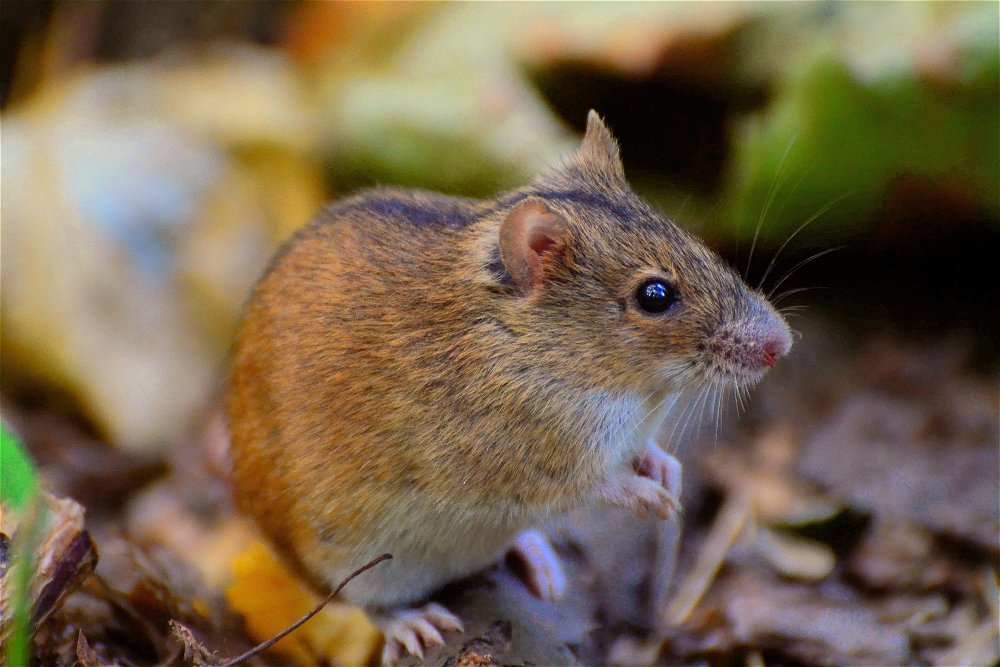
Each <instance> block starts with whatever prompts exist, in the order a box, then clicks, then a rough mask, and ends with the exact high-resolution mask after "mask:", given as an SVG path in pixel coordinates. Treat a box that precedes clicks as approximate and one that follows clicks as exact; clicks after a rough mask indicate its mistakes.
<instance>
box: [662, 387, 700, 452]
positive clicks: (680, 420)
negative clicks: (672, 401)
mask: <svg viewBox="0 0 1000 667" xmlns="http://www.w3.org/2000/svg"><path fill="white" fill-rule="evenodd" d="M694 404H695V399H692V400H689V401H688V402H687V404H686V405H685V406H684V409H683V410H681V414H680V415H678V416H677V420H676V421H675V422H674V426H673V428H672V429H670V437H669V438H668V439H667V451H668V452H670V453H672V454H676V453H677V451H679V448H680V443H681V441H682V440H683V437H684V429H683V428H681V432H680V437H681V440H679V441H677V442H676V443H675V441H674V436H675V435H676V434H677V429H678V428H679V427H681V426H682V425H684V424H686V423H687V416H688V414H689V413H690V412H691V410H692V407H693V406H694ZM675 445H676V446H675Z"/></svg>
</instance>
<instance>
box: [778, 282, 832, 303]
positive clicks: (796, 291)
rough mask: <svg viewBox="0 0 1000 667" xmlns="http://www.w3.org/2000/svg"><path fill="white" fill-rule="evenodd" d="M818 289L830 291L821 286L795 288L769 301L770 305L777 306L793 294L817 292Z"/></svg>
mask: <svg viewBox="0 0 1000 667" xmlns="http://www.w3.org/2000/svg"><path fill="white" fill-rule="evenodd" d="M818 289H830V288H829V287H822V286H814V287H796V288H794V289H789V290H785V291H784V292H782V293H781V294H779V295H778V296H776V297H774V298H772V299H770V301H771V305H772V306H774V305H777V304H779V303H781V302H782V301H784V300H785V299H787V298H788V297H790V296H792V295H793V294H799V293H801V292H811V291H813V290H818Z"/></svg>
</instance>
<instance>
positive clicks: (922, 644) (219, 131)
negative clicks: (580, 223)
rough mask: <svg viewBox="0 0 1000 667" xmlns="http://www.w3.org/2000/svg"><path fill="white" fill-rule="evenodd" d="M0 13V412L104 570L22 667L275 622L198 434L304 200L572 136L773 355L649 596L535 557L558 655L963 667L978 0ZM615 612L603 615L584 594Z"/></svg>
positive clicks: (637, 561) (979, 182)
mask: <svg viewBox="0 0 1000 667" xmlns="http://www.w3.org/2000/svg"><path fill="white" fill-rule="evenodd" d="M0 20H2V24H0V25H2V27H0V31H2V32H0V59H2V73H0V76H2V81H0V85H2V125H0V129H2V156H0V157H2V160H0V165H2V178H0V188H2V200H0V201H2V211H0V213H2V256H0V316H2V319H0V342H2V348H0V353H2V365H0V382H2V386H0V390H2V399H3V413H2V415H3V420H4V422H5V424H6V425H7V427H8V428H9V429H10V431H11V432H12V433H16V434H17V437H18V439H19V441H20V442H22V443H23V445H24V448H25V450H26V451H27V452H28V453H29V454H30V457H31V461H33V464H32V465H33V466H35V467H37V469H38V471H39V473H40V476H41V479H42V480H44V483H43V486H44V488H46V489H49V490H52V491H54V492H56V493H58V494H60V495H63V496H69V497H71V498H73V499H75V501H78V502H79V503H80V506H79V507H80V508H82V509H85V510H86V517H87V519H86V527H87V529H88V530H89V534H90V536H91V537H92V538H93V540H94V542H96V551H97V552H99V553H100V556H101V557H100V561H99V563H98V565H97V573H96V575H94V576H92V577H90V578H89V579H88V578H85V577H83V576H81V577H77V579H78V580H77V581H73V582H65V586H63V585H62V584H60V586H62V588H61V589H60V590H61V591H62V594H61V595H60V596H59V601H58V604H56V603H50V602H45V604H46V605H48V607H47V608H46V609H45V614H44V618H45V622H44V623H39V624H38V627H39V632H38V633H36V637H35V644H34V646H33V648H32V649H31V650H33V651H35V652H36V655H38V656H39V659H41V660H42V661H43V662H46V661H50V662H58V663H61V662H63V661H66V660H68V662H70V663H71V662H73V661H74V660H80V661H81V662H82V663H83V664H87V662H86V659H90V658H89V657H88V656H90V654H88V653H86V651H84V652H83V653H80V651H81V648H80V646H79V641H78V638H79V636H81V635H80V633H81V632H83V635H84V636H86V637H87V638H88V640H87V641H85V642H84V643H86V644H87V650H90V651H92V652H94V655H95V656H96V657H97V658H98V659H99V661H108V660H131V661H133V663H137V664H150V663H153V662H161V663H163V662H170V661H174V662H177V661H179V660H181V658H180V654H179V649H178V646H179V645H178V644H176V643H175V642H173V640H172V639H171V637H170V636H169V632H168V630H167V628H166V625H165V622H166V620H167V619H169V618H177V619H182V620H184V621H185V622H186V623H187V624H188V626H189V627H192V628H193V629H195V631H196V634H197V635H198V636H199V637H200V638H202V639H205V640H210V641H212V642H214V643H213V644H212V647H213V648H219V649H222V650H223V652H225V653H235V652H236V650H237V649H238V648H239V647H245V646H248V645H250V644H251V643H253V641H256V640H260V639H264V638H266V637H267V636H269V633H273V632H274V631H276V630H277V629H280V627H281V626H282V625H283V624H284V623H287V622H288V621H289V620H291V619H293V618H294V617H295V616H296V615H297V613H299V612H297V611H296V610H300V609H304V608H306V607H308V601H309V600H310V599H311V598H310V597H309V596H310V594H309V593H308V592H306V591H304V590H302V591H297V592H296V593H294V595H293V594H292V593H287V592H286V593H283V594H282V595H284V596H285V597H280V596H278V595H277V594H275V595H274V596H272V597H271V599H270V600H269V603H268V604H266V605H263V603H262V602H261V600H260V597H261V595H260V591H261V590H265V591H274V590H278V589H279V588H280V589H282V590H286V589H290V588H291V587H292V586H293V584H292V583H290V580H288V579H287V575H286V574H284V573H283V572H282V571H281V570H280V568H279V566H277V565H276V564H274V563H273V562H272V561H271V560H269V556H267V555H266V554H265V552H264V547H262V546H260V545H258V544H256V543H254V542H253V537H252V532H251V531H250V530H249V529H247V528H246V527H245V526H244V525H243V524H241V523H240V522H239V521H238V519H236V518H235V517H234V516H233V511H232V508H231V507H230V505H229V498H228V492H227V489H226V485H225V470H226V465H227V464H226V454H225V449H226V434H225V426H224V423H223V422H222V419H221V414H220V411H219V407H218V406H219V399H220V394H221V390H222V383H223V377H224V370H225V365H226V359H227V353H228V349H229V346H230V343H231V336H232V334H233V331H234V328H235V325H236V322H237V319H238V316H239V313H240V309H241V306H242V304H243V302H244V300H245V299H246V297H247V295H248V294H249V290H250V289H251V287H252V285H253V283H254V281H255V280H256V278H257V277H258V275H259V274H260V272H261V271H262V269H263V267H264V266H265V264H266V262H267V259H268V257H269V256H270V254H271V253H272V252H273V251H274V250H275V249H276V248H277V247H278V245H280V243H281V242H282V241H283V240H284V239H285V238H287V237H288V235H289V234H290V233H291V232H292V231H294V230H295V229H296V228H297V227H299V226H301V225H303V224H305V223H307V222H308V221H309V219H310V218H311V217H312V216H313V215H314V214H315V213H316V212H317V211H318V210H319V209H320V208H321V207H322V205H323V204H324V203H325V202H327V201H329V200H331V199H334V198H337V197H340V196H343V195H345V194H348V193H350V192H352V191H354V190H355V189H357V188H360V187H364V186H371V185H375V184H392V185H404V186H412V187H419V188H426V189H432V190H437V191H442V192H447V193H455V194H463V195H473V196H486V197H488V196H491V195H493V194H495V193H497V192H499V191H502V190H503V189H505V188H509V187H512V186H516V185H519V184H522V183H524V182H525V181H527V180H528V179H530V178H531V177H532V176H534V175H535V174H536V173H538V171H540V170H541V169H543V168H545V167H546V166H547V165H552V164H554V163H555V162H557V161H558V160H559V159H560V157H561V156H565V155H566V154H568V153H569V152H571V151H572V150H573V149H574V148H575V146H576V145H577V143H578V141H579V138H580V133H581V131H582V129H583V126H584V122H585V118H586V113H587V110H588V109H591V108H594V109H596V110H597V111H598V112H599V113H600V114H602V116H604V117H605V119H606V122H607V124H608V125H609V127H610V128H611V129H612V131H613V133H614V134H615V135H616V136H617V137H618V139H619V140H620V143H621V148H622V154H623V158H624V162H625V167H626V172H627V174H628V177H629V179H630V180H631V182H632V183H633V184H634V185H635V187H636V189H637V190H638V191H639V192H640V193H641V194H642V195H644V196H645V197H646V198H647V199H649V200H650V201H651V202H652V203H653V204H654V205H656V206H657V207H659V208H660V209H662V210H663V211H664V212H665V213H666V214H667V215H669V216H670V217H672V218H674V219H676V220H677V221H678V222H679V223H680V224H681V225H682V226H685V227H687V228H689V229H691V230H693V231H695V232H696V233H698V234H700V235H701V236H703V237H704V238H705V239H706V240H707V241H708V243H709V244H710V245H711V246H712V247H714V248H716V249H717V250H718V251H719V252H720V253H721V254H723V256H724V257H726V258H727V259H728V260H729V261H730V262H732V263H733V264H734V266H736V267H737V268H738V270H739V271H740V272H741V273H743V274H744V275H745V276H746V277H747V279H748V281H749V282H750V283H751V284H753V285H757V284H758V283H759V284H761V285H762V287H763V289H764V290H765V291H771V290H774V293H775V298H776V299H777V300H778V301H779V305H780V306H781V307H787V308H788V310H787V312H788V315H789V318H790V322H791V323H792V325H793V327H794V328H796V329H797V330H798V331H799V333H800V334H801V340H799V341H798V344H797V348H796V350H795V351H794V352H793V354H792V356H791V357H790V358H789V359H788V363H787V364H784V366H785V367H784V368H781V369H779V372H778V373H776V374H775V375H774V376H773V377H771V378H769V379H768V380H767V381H766V382H765V383H764V384H763V385H762V386H761V387H760V388H759V390H758V391H757V392H755V396H754V399H753V401H752V403H751V404H750V405H749V406H748V407H746V409H745V410H742V411H741V410H739V409H738V406H737V405H736V404H735V403H732V402H731V404H730V405H728V406H726V409H725V410H724V412H723V417H724V419H723V422H722V424H721V428H720V429H719V430H718V432H716V429H715V428H714V424H713V425H712V427H711V428H702V425H701V424H699V423H698V420H695V419H688V420H686V421H685V422H684V424H683V428H681V429H679V431H680V432H679V433H677V432H675V433H673V434H671V442H669V443H668V444H669V446H671V447H672V448H673V449H674V450H678V449H680V453H681V457H682V459H683V460H684V462H685V464H686V466H687V467H686V472H687V473H688V479H687V481H686V484H687V486H686V488H685V498H684V503H685V507H686V512H687V519H686V525H685V531H686V534H685V537H684V539H683V542H682V544H681V548H680V552H679V556H678V561H677V567H676V573H677V574H676V576H675V577H673V579H672V580H671V581H669V582H664V581H661V580H660V579H659V578H658V575H655V574H651V573H650V572H651V571H652V569H655V568H656V567H657V566H656V563H658V562H661V561H662V558H663V552H664V548H665V547H664V546H663V543H662V540H652V541H650V544H649V545H648V550H647V551H646V552H643V553H644V554H645V555H644V556H643V555H640V556H635V554H633V556H635V557H634V558H632V559H631V560H630V561H629V563H628V564H627V565H620V566H619V567H629V568H633V569H635V570H636V571H641V572H640V574H634V573H633V574H623V573H622V572H616V571H615V570H614V568H613V567H611V566H609V565H608V563H613V562H616V559H615V558H613V557H612V556H608V557H607V558H602V557H598V556H594V555H593V554H605V555H608V554H610V553H611V552H610V551H609V549H611V546H609V545H608V544H607V543H604V542H601V541H600V540H599V539H596V538H595V537H594V536H593V535H592V534H589V533H588V532H587V531H582V532H580V531H576V532H574V530H575V529H574V528H573V526H572V525H569V526H563V527H560V528H559V529H558V530H559V531H561V532H559V535H560V536H561V538H560V539H561V540H562V544H564V545H565V544H571V543H575V544H576V545H577V547H580V545H583V547H582V548H577V549H576V550H575V551H573V550H572V549H569V548H568V547H565V548H564V550H566V552H567V553H570V552H572V553H573V554H576V556H575V557H576V558H577V560H578V562H577V563H576V566H577V567H578V568H579V572H583V573H584V574H586V573H590V575H592V576H590V578H587V577H586V576H583V580H586V581H590V582H591V586H592V587H594V595H593V596H592V598H593V599H590V600H587V601H585V602H580V603H579V604H577V608H576V609H575V611H574V612H573V613H575V614H577V615H578V616H579V619H578V620H579V621H580V627H581V628H583V629H581V630H580V631H579V632H580V636H579V637H577V638H576V639H575V640H574V641H572V642H564V643H567V645H572V646H573V647H574V648H573V655H574V656H575V658H577V659H580V660H582V661H584V662H588V663H609V662H617V663H623V664H625V663H629V664H636V663H647V664H653V663H660V664H668V663H669V664H769V663H771V662H780V663H782V664H834V663H841V664H843V663H857V662H879V663H883V664H903V663H911V664H912V663H918V664H989V663H991V662H993V661H995V660H997V658H998V653H997V651H998V649H997V637H996V627H997V622H998V621H997V606H998V602H997V585H996V568H997V565H998V561H1000V559H998V556H1000V520H998V511H1000V510H998V507H1000V460H998V445H1000V427H998V409H1000V404H998V398H1000V394H998V390H1000V377H998V363H997V362H998V352H1000V348H998V345H997V341H998V334H1000V318H998V317H997V300H996V295H997V285H998V284H1000V282H998V269H997V266H998V264H1000V263H998V261H997V260H998V258H1000V252H998V251H1000V243H998V241H1000V36H998V30H1000V28H998V26H1000V5H998V4H997V3H995V2H969V3H965V2H954V3H864V2H858V3H830V2H817V3H795V4H791V3H777V4H771V3H764V2H760V3H724V2H718V3H715V2H713V3H685V2H678V3H666V4H658V3H638V4H631V3H581V4H577V3H553V4H548V3H527V4H521V3H509V4H478V3H476V4H465V3H452V4H429V3H416V4H410V3H391V4H382V3H318V2H317V3H313V2H272V1H270V0H260V1H257V2H240V3H233V2H205V1H199V2H191V3H174V2H158V1H150V2H142V3H131V2H107V1H96V2H87V3H82V2H5V3H4V5H3V8H2V18H0ZM690 412H691V414H692V415H694V414H695V413H696V412H697V406H693V407H692V409H691V411H690ZM5 451H8V450H5ZM9 460H10V459H9V458H8V459H6V460H5V463H4V465H5V466H7V465H8V463H7V461H9ZM52 502H54V501H52ZM8 509H9V508H8ZM51 514H53V515H55V516H59V512H58V511H56V512H53V513H51ZM71 514H72V515H73V516H72V519H66V520H65V521H66V522H68V523H66V526H70V527H69V528H67V530H69V531H70V532H71V533H73V534H74V535H78V534H80V531H81V530H82V529H83V526H84V524H83V523H82V521H83V519H82V518H81V517H82V515H80V514H79V512H77V513H76V514H73V513H72V512H71ZM18 520H19V519H18V513H17V512H11V511H5V513H4V517H3V521H2V524H3V526H2V528H3V533H4V534H5V535H14V534H15V533H16V531H17V525H18ZM727 522H728V523H727ZM590 523H591V524H593V523H594V522H593V521H590ZM66 526H63V528H66ZM642 526H645V524H642ZM645 527H646V528H647V529H648V526H645ZM608 530H611V529H610V528H608ZM727 530H729V531H730V533H726V531H727ZM74 531H75V532H74ZM591 532H592V531H591ZM648 532H649V531H648V530H646V533H648ZM646 533H643V534H646ZM636 534H638V533H636ZM727 535H728V537H726V536H727ZM5 539H6V538H5ZM574 541H575V542H574ZM50 542H51V543H50V544H49V547H51V549H52V550H53V554H52V556H51V558H52V562H53V563H55V564H60V563H65V562H66V561H65V558H67V556H66V555H65V553H63V552H62V551H60V549H63V550H65V548H66V544H67V543H66V540H65V539H63V538H60V539H59V540H50ZM70 542H72V540H70ZM5 554H6V547H4V550H3V553H0V556H2V557H0V561H3V560H4V559H5V558H6V555H5ZM580 554H582V555H580ZM588 554H590V557H588ZM612 555H613V554H612ZM71 560H72V559H71ZM78 561H79V562H77V561H72V565H73V567H77V568H78V569H79V570H80V571H81V572H84V571H85V570H87V568H89V567H92V565H93V564H92V563H90V564H88V562H85V561H84V560H81V559H78ZM137 563H141V566H137V565H136V564H137ZM599 563H604V565H599ZM643 564H645V565H643ZM66 567H70V566H68V565H67V566H66ZM643 567H646V570H649V572H647V571H646V570H643ZM52 568H53V571H50V572H39V574H38V576H37V577H36V579H37V581H36V582H35V583H34V584H33V585H34V586H35V587H36V589H37V590H39V591H40V590H42V589H43V588H44V587H45V585H46V583H50V582H51V580H52V576H54V575H53V572H54V570H57V569H58V567H56V566H55V565H53V566H52ZM609 568H610V569H609ZM42 569H43V570H44V568H42ZM5 570H6V568H3V569H2V570H0V572H3V571H5ZM640 575H641V576H640ZM581 576H582V575H581ZM46 577H48V578H47V579H46ZM283 577H284V578H283ZM595 577H596V578H595ZM602 577H603V578H602ZM629 577H631V578H629ZM623 579H627V580H628V581H632V580H633V579H634V580H635V586H634V587H633V588H630V589H628V591H626V592H625V593H622V595H623V596H624V597H622V598H621V599H618V598H615V599H609V598H608V597H607V596H606V595H605V594H604V593H601V592H600V590H599V589H600V586H599V585H598V584H596V583H594V582H595V581H596V582H604V584H603V585H604V586H605V588H610V587H614V582H618V581H622V580H623ZM60 581H61V580H60ZM95 581H99V582H100V585H97V584H95V583H94V582H95ZM63 589H64V590H63ZM665 590H669V591H671V594H670V595H668V596H666V597H667V598H669V599H668V600H665V599H661V598H663V597H664V591H665ZM268 595H271V593H268ZM296 596H298V597H296ZM671 600H672V601H674V604H673V606H671V604H670V601H671ZM677 600H680V602H677ZM36 604H41V603H38V602H37V601H36ZM262 605H263V606H262ZM277 607H281V608H282V609H284V610H285V613H284V614H282V613H279V611H277V610H276V608H277ZM286 608H287V609H286ZM36 609H37V608H36ZM567 613H568V612H567ZM37 618H39V616H38V612H37V611H36V619H37ZM150 618H152V619H156V620H155V621H150V620H149V619H150ZM588 619H589V620H588ZM594 619H602V620H600V621H599V622H598V621H595V620H594ZM7 620H8V622H9V616H8V617H7ZM160 621H162V622H160ZM324 623H325V625H324ZM574 627H576V626H574ZM308 628H312V630H309V632H308V633H306V632H305V631H303V632H304V633H305V634H304V635H303V638H301V639H299V640H297V643H295V644H294V645H293V644H290V643H288V642H287V641H286V643H284V644H282V645H281V646H283V652H282V653H280V654H274V653H272V654H271V660H278V659H281V660H287V661H292V662H296V663H298V664H312V663H316V662H324V661H325V662H329V663H331V664H355V663H358V662H364V661H365V660H368V659H369V658H370V656H371V655H372V654H373V651H375V650H376V649H377V641H378V639H377V635H376V634H375V633H374V632H373V630H372V629H371V627H370V626H369V625H367V622H366V621H365V620H364V618H363V616H361V615H360V614H358V613H355V612H353V611H352V610H348V609H346V608H332V609H330V610H328V613H327V614H326V617H325V620H324V621H323V623H319V622H318V621H317V622H311V623H310V625H308V626H307V629H308ZM126 637H128V639H125V638H126ZM553 641H555V640H553ZM81 655H82V656H84V657H81ZM85 658H86V659H85Z"/></svg>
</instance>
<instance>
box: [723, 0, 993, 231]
mask: <svg viewBox="0 0 1000 667" xmlns="http://www.w3.org/2000/svg"><path fill="white" fill-rule="evenodd" d="M902 4H903V5H906V6H905V7H897V8H896V9H895V10H894V11H891V12H885V11H883V12H879V13H877V14H871V13H870V12H868V11H867V10H844V15H843V16H841V17H840V21H839V23H837V24H836V25H835V26H833V27H832V28H831V29H830V30H829V33H830V35H831V36H836V39H832V38H831V39H829V40H816V41H815V42H814V44H815V46H814V47H813V48H812V49H811V51H810V52H808V53H805V54H803V57H802V59H801V60H800V62H799V63H798V64H796V65H794V66H793V67H792V72H791V73H790V74H789V75H788V77H787V78H786V79H785V80H784V81H783V82H781V83H780V84H779V88H778V89H777V91H776V94H775V96H774V98H773V100H772V102H771V104H770V105H769V106H768V107H767V108H766V109H765V110H764V111H763V112H762V113H760V114H759V115H756V116H753V117H751V118H750V119H749V120H747V121H746V122H745V123H743V124H742V125H741V127H739V129H738V131H737V133H736V136H735V139H734V147H733V159H732V165H731V166H732V169H731V171H730V181H729V188H728V197H729V205H730V210H731V215H730V216H729V218H730V220H731V222H732V225H733V227H732V229H733V233H734V234H736V235H737V236H742V237H744V238H745V237H749V236H751V235H753V234H754V230H755V227H756V224H757V222H758V220H759V219H760V218H761V217H764V218H765V219H764V221H763V225H762V227H761V238H762V239H763V240H771V241H772V242H774V241H780V240H783V239H784V238H786V237H787V236H788V234H789V233H791V232H792V231H793V230H794V229H795V228H796V227H797V226H798V225H800V224H801V223H802V222H804V221H806V220H807V219H809V218H810V217H811V216H813V215H815V214H817V213H818V212H819V211H821V210H823V209H824V208H825V207H826V206H827V205H828V204H830V203H831V202H834V201H836V200H838V198H841V199H840V200H839V201H837V202H836V203H835V204H833V205H832V206H830V208H829V210H828V211H827V212H826V213H824V214H823V215H822V217H821V219H820V220H819V221H817V223H816V224H813V225H812V226H811V227H810V229H809V230H807V232H806V234H810V235H811V236H813V237H814V238H815V237H818V236H822V237H825V240H830V239H832V238H845V237H850V236H852V235H854V234H856V233H860V232H865V231H867V228H868V226H870V225H871V222H872V219H873V215H874V214H875V213H877V212H879V211H881V210H883V207H884V205H885V203H886V200H887V199H890V198H891V197H892V195H893V191H894V189H895V188H898V187H900V186H902V185H906V184H910V185H914V184H915V186H916V187H917V188H920V187H927V188H937V189H941V190H944V191H946V192H947V193H949V195H950V196H951V197H953V198H955V199H957V200H959V201H961V202H962V204H963V205H964V206H965V207H967V208H969V209H974V210H982V211H984V212H986V213H988V214H989V215H990V216H991V217H994V218H996V216H997V214H998V213H1000V193H998V183H1000V157H998V153H997V148H996V147H997V145H998V139H1000V136H998V124H997V117H998V104H1000V41H998V38H997V33H996V25H997V21H998V6H997V5H996V4H994V3H983V4H982V5H980V6H976V5H971V6H964V7H962V8H960V9H957V10H954V11H953V12H952V13H951V14H942V12H941V11H940V10H936V9H935V8H934V7H930V6H928V5H918V6H916V7H914V6H912V5H911V3H902ZM872 24H875V25H881V26H883V27H886V28H887V27H888V26H892V27H894V28H895V30H894V31H889V30H886V31H885V32H882V33H878V34H877V35H876V34H875V32H874V28H873V25H872Z"/></svg>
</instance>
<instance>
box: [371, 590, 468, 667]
mask: <svg viewBox="0 0 1000 667" xmlns="http://www.w3.org/2000/svg"><path fill="white" fill-rule="evenodd" d="M376 622H377V623H378V625H379V627H380V628H381V629H382V633H383V634H384V635H385V648H384V649H382V664H383V665H397V664H399V662H400V661H401V660H402V659H403V658H404V657H405V656H406V655H407V654H410V655H415V656H416V657H418V658H420V659H423V657H424V649H425V648H430V647H432V646H439V645H441V644H444V637H442V636H441V633H442V632H451V631H459V632H461V631H462V621H461V620H460V619H459V618H458V616H455V615H454V614H453V613H451V612H450V611H448V610H447V609H445V608H444V607H442V606H441V605H439V604H437V603H436V602H431V603H430V604H427V605H424V606H423V607H421V608H419V609H398V610H394V611H387V612H383V613H381V614H379V615H377V616H376Z"/></svg>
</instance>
